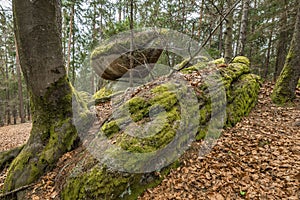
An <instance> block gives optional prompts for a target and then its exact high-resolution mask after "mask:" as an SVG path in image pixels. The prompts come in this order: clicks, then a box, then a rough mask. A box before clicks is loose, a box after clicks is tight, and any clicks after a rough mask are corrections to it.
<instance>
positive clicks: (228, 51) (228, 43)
mask: <svg viewBox="0 0 300 200" xmlns="http://www.w3.org/2000/svg"><path fill="white" fill-rule="evenodd" d="M232 5H233V3H232V0H228V1H227V8H228V9H229V8H231V7H232ZM226 19H227V20H226V32H225V33H224V34H225V43H224V48H225V50H224V58H225V62H226V63H229V62H230V60H231V59H232V56H233V55H232V54H233V50H232V26H233V12H231V13H230V14H229V15H228V17H227V18H226Z"/></svg>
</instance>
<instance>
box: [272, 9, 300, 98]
mask: <svg viewBox="0 0 300 200" xmlns="http://www.w3.org/2000/svg"><path fill="white" fill-rule="evenodd" d="M299 44H300V7H299V8H298V9H297V18H296V23H295V29H294V34H293V39H292V41H291V45H290V50H289V53H288V55H287V57H286V60H285V65H284V67H283V69H282V71H281V74H280V76H279V79H278V80H277V82H276V85H275V87H274V90H273V93H272V96H271V97H272V100H273V102H274V103H276V104H284V103H286V102H288V101H290V100H292V99H294V98H295V90H296V87H297V84H298V80H299V77H300V45H299Z"/></svg>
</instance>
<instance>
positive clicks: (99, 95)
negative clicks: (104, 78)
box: [93, 87, 113, 99]
mask: <svg viewBox="0 0 300 200" xmlns="http://www.w3.org/2000/svg"><path fill="white" fill-rule="evenodd" d="M112 93H113V91H112V90H111V89H109V88H107V87H103V88H101V89H100V90H99V91H97V92H96V93H95V94H94V95H93V98H94V99H101V98H103V97H107V96H110V95H111V94H112Z"/></svg>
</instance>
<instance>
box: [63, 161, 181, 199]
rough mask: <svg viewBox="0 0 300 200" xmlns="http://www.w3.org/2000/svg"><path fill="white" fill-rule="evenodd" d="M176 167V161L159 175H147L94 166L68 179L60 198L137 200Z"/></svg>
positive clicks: (155, 173)
mask: <svg viewBox="0 0 300 200" xmlns="http://www.w3.org/2000/svg"><path fill="white" fill-rule="evenodd" d="M178 165H179V162H178V161H176V162H174V163H173V164H171V165H170V166H168V167H166V168H163V169H162V170H161V171H160V172H159V173H158V172H153V173H147V174H128V173H122V172H115V171H111V170H109V169H107V168H105V167H102V166H99V165H95V166H94V167H93V168H92V169H90V170H88V171H87V172H84V173H82V174H79V175H78V176H76V177H73V178H70V179H68V180H67V184H66V186H65V187H64V189H63V191H62V195H61V198H62V199H63V200H73V199H78V200H83V199H124V200H133V199H137V198H138V196H139V195H140V194H141V193H142V192H143V191H144V190H145V189H146V188H151V187H155V186H157V185H158V184H159V183H160V182H161V181H162V179H163V178H164V177H165V176H166V175H167V174H168V173H169V172H170V170H171V169H172V168H175V167H178Z"/></svg>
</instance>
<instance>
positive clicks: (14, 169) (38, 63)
mask: <svg viewBox="0 0 300 200" xmlns="http://www.w3.org/2000/svg"><path fill="white" fill-rule="evenodd" d="M60 9H61V5H60V1H59V0H49V1H46V0H40V1H31V0H13V12H14V25H15V35H16V39H17V44H18V51H19V57H20V64H21V67H22V71H23V74H24V78H25V81H26V84H27V88H28V91H29V94H30V97H31V105H32V106H31V109H32V119H33V127H32V130H31V134H30V138H29V140H28V142H27V144H26V145H25V146H24V148H23V149H22V151H21V152H20V154H19V155H18V156H17V157H16V158H15V159H14V161H13V162H12V164H11V165H10V168H9V172H8V175H7V178H6V180H5V183H4V186H3V190H4V191H11V190H13V189H15V188H18V187H21V186H24V185H27V184H30V183H32V182H34V181H36V180H37V179H38V178H39V177H40V176H41V175H43V174H44V173H45V172H46V171H48V170H51V169H52V168H53V167H54V166H55V163H56V161H57V160H58V159H59V157H60V156H61V155H63V154H64V153H65V152H67V151H69V150H71V149H72V148H73V147H74V146H73V145H75V141H77V131H76V129H75V127H74V125H73V124H72V90H71V86H70V84H69V82H68V79H67V77H66V70H65V67H64V60H63V54H62V43H61V13H60V12H61V10H60Z"/></svg>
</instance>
